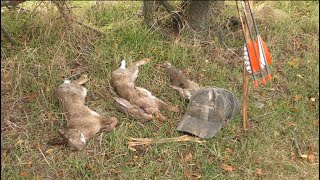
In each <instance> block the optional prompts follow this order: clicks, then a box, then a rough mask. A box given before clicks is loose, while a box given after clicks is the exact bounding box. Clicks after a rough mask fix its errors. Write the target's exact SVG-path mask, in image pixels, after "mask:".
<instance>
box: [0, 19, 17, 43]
mask: <svg viewBox="0 0 320 180" xmlns="http://www.w3.org/2000/svg"><path fill="white" fill-rule="evenodd" d="M1 32H2V33H3V35H4V36H5V37H6V38H7V39H8V40H9V41H10V43H11V44H12V45H13V46H16V45H17V43H16V41H15V40H14V39H13V38H12V37H11V36H10V35H9V33H8V32H7V31H6V29H5V28H4V27H3V25H2V24H1Z"/></svg>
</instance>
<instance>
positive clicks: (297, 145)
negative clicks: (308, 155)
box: [292, 137, 302, 157]
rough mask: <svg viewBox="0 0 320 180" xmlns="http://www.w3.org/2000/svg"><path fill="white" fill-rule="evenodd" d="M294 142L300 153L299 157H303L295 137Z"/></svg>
mask: <svg viewBox="0 0 320 180" xmlns="http://www.w3.org/2000/svg"><path fill="white" fill-rule="evenodd" d="M292 140H293V143H294V146H295V147H296V149H297V151H298V155H299V157H302V152H301V149H300V147H299V144H298V141H297V139H296V138H295V137H293V138H292Z"/></svg>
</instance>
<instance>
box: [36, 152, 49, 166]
mask: <svg viewBox="0 0 320 180" xmlns="http://www.w3.org/2000/svg"><path fill="white" fill-rule="evenodd" d="M38 149H39V151H40V153H41V155H42V157H43V158H44V160H45V161H46V162H47V164H48V165H49V166H50V167H51V165H50V163H49V162H48V160H47V158H46V156H45V155H44V154H43V152H42V151H41V149H40V148H38Z"/></svg>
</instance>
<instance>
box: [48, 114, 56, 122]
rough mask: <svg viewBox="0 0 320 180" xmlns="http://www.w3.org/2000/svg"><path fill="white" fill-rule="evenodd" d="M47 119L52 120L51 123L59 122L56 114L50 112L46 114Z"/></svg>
mask: <svg viewBox="0 0 320 180" xmlns="http://www.w3.org/2000/svg"><path fill="white" fill-rule="evenodd" d="M46 116H47V118H48V119H49V120H50V121H55V120H57V118H56V116H55V114H54V113H53V112H49V113H47V114H46Z"/></svg>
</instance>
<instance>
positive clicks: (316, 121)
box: [313, 119, 319, 127]
mask: <svg viewBox="0 0 320 180" xmlns="http://www.w3.org/2000/svg"><path fill="white" fill-rule="evenodd" d="M313 125H314V126H315V127H319V119H316V120H313Z"/></svg>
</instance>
